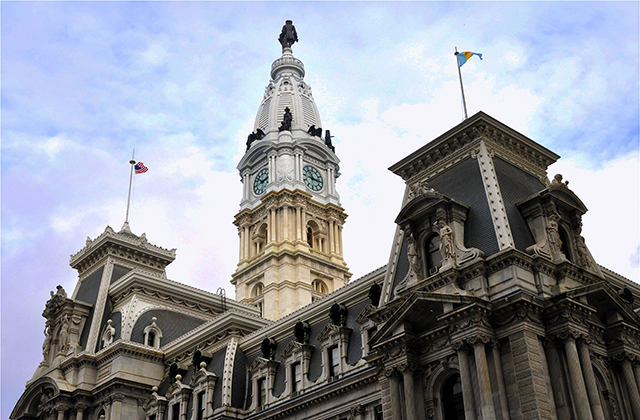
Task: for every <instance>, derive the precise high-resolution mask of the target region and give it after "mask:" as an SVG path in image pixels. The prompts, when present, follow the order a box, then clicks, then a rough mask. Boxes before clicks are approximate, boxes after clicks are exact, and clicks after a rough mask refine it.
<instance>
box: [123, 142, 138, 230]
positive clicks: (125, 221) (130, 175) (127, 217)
mask: <svg viewBox="0 0 640 420" xmlns="http://www.w3.org/2000/svg"><path fill="white" fill-rule="evenodd" d="M135 154H136V149H133V152H132V153H131V160H130V161H129V163H130V164H131V173H130V174H129V196H128V197H127V216H126V217H125V219H124V226H123V227H122V228H123V229H125V227H126V228H128V227H129V203H131V183H132V182H133V166H134V165H135V164H136V161H135V159H134V158H133V157H134V156H135Z"/></svg>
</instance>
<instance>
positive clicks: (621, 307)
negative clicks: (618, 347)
mask: <svg viewBox="0 0 640 420" xmlns="http://www.w3.org/2000/svg"><path fill="white" fill-rule="evenodd" d="M567 297H569V298H574V299H575V298H584V297H586V298H587V302H588V303H589V305H590V306H593V307H595V308H596V309H597V311H596V313H597V314H598V315H600V316H605V314H610V313H612V312H616V313H617V314H618V315H619V316H620V317H621V318H622V320H624V321H627V322H629V323H632V324H634V325H637V326H639V327H640V315H638V314H637V313H636V312H635V311H634V310H633V308H632V307H631V305H630V304H629V303H628V302H627V301H625V300H624V299H623V298H622V297H621V296H620V295H619V294H618V292H617V291H616V290H614V289H613V287H611V285H609V284H608V283H606V282H600V283H596V284H593V285H589V286H585V287H582V288H580V289H576V290H572V291H569V292H567ZM603 324H605V325H606V324H607V323H606V321H605V322H603Z"/></svg>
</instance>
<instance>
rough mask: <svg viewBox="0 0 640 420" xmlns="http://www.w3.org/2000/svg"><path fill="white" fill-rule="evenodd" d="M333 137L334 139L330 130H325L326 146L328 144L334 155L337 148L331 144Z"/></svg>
mask: <svg viewBox="0 0 640 420" xmlns="http://www.w3.org/2000/svg"><path fill="white" fill-rule="evenodd" d="M331 137H333V136H332V135H331V132H330V131H329V130H325V132H324V144H326V145H327V147H328V148H329V149H331V151H332V152H334V153H335V151H336V148H335V147H333V144H331Z"/></svg>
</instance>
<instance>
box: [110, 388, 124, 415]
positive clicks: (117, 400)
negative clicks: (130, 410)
mask: <svg viewBox="0 0 640 420" xmlns="http://www.w3.org/2000/svg"><path fill="white" fill-rule="evenodd" d="M122 401H124V395H122V394H116V395H114V396H113V403H112V404H111V420H121V419H120V416H121V413H122Z"/></svg>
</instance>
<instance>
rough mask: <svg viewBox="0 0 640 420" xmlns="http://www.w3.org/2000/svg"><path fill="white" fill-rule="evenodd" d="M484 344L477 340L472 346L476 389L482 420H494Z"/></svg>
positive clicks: (494, 412) (494, 414)
mask: <svg viewBox="0 0 640 420" xmlns="http://www.w3.org/2000/svg"><path fill="white" fill-rule="evenodd" d="M484 344H485V343H484V341H482V339H481V338H478V339H477V340H476V342H475V343H474V345H473V353H474V355H475V359H476V370H477V372H478V387H479V388H480V405H481V406H482V420H495V418H496V410H495V407H494V406H493V395H492V392H491V378H490V377H489V365H488V364H487V353H486V350H485V348H484ZM463 398H464V394H463Z"/></svg>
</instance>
